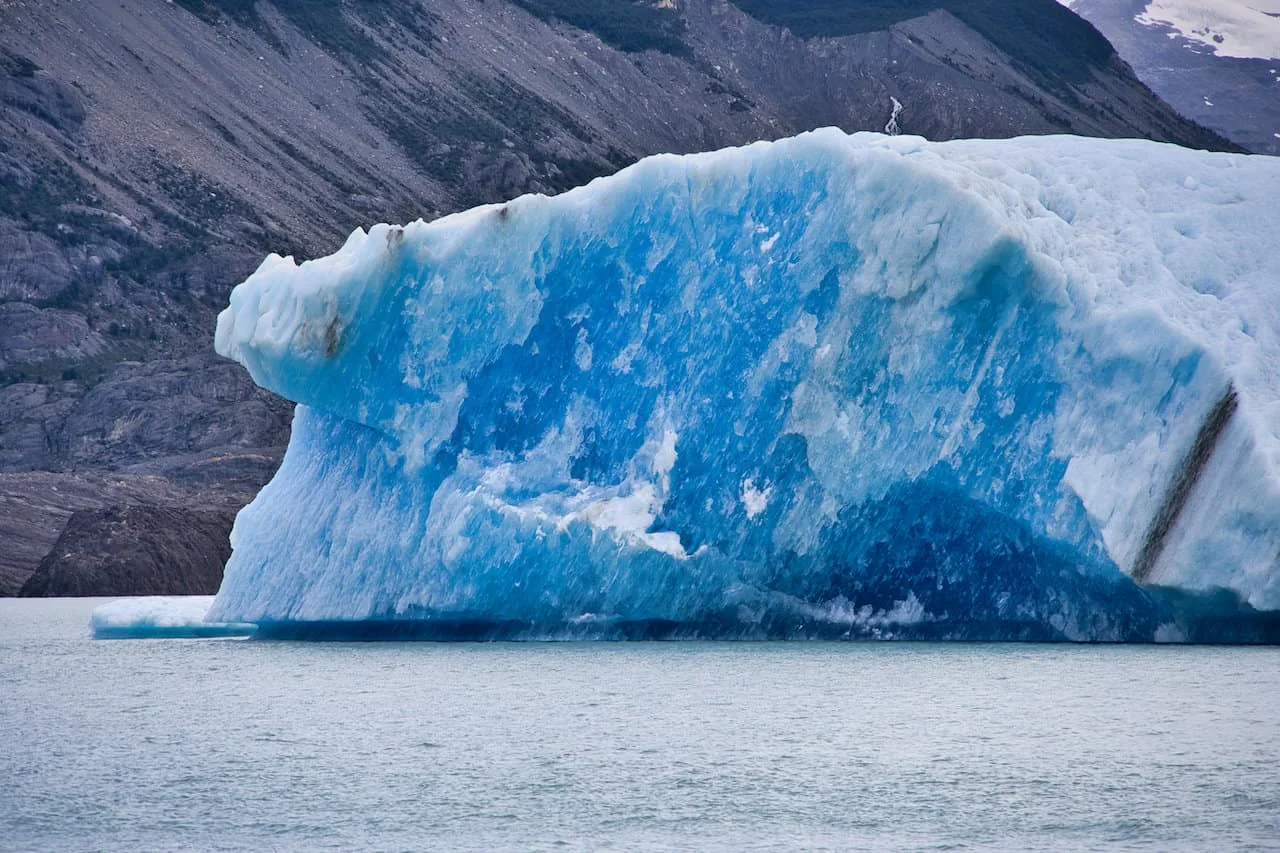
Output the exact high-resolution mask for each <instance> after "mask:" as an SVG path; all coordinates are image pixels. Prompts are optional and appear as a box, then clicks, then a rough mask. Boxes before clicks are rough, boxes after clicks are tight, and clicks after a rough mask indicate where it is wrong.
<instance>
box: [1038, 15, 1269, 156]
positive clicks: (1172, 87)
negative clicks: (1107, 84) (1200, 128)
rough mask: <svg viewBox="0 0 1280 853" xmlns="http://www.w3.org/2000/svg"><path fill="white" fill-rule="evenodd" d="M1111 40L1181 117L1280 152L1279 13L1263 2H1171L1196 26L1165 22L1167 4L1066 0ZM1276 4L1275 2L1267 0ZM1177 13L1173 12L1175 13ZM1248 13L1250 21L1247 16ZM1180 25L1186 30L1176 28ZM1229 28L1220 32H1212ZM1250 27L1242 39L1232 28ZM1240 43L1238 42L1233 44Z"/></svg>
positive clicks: (1260, 148) (1257, 149)
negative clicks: (1238, 14)
mask: <svg viewBox="0 0 1280 853" xmlns="http://www.w3.org/2000/svg"><path fill="white" fill-rule="evenodd" d="M1063 2H1066V3H1067V5H1068V6H1069V7H1070V8H1071V9H1072V11H1074V12H1076V14H1078V15H1081V16H1083V17H1085V18H1087V19H1088V20H1089V21H1090V22H1091V23H1092V24H1093V25H1094V26H1096V27H1097V28H1098V29H1099V30H1101V31H1102V32H1103V34H1105V35H1106V37H1107V38H1108V39H1110V40H1111V42H1112V43H1113V44H1114V45H1115V47H1116V50H1117V51H1119V53H1120V55H1121V56H1123V57H1124V58H1125V60H1126V61H1128V62H1129V63H1130V64H1131V65H1132V67H1133V69H1134V71H1135V72H1136V73H1137V75H1138V77H1139V78H1140V79H1141V80H1142V81H1143V82H1144V83H1146V84H1147V85H1149V86H1150V87H1151V88H1152V89H1153V90H1155V91H1156V92H1157V93H1158V94H1159V95H1160V97H1161V98H1163V99H1164V100H1166V101H1168V102H1169V103H1170V104H1171V105H1173V107H1174V108H1175V109H1177V110H1178V111H1179V112H1181V113H1182V114H1183V115H1185V116H1188V117H1190V118H1192V119H1194V120H1195V121H1197V122H1199V123H1200V124H1203V125H1204V126H1205V127H1210V128H1213V129H1214V130H1215V131H1217V132H1218V133H1221V134H1222V135H1223V136H1225V137H1227V138H1228V139H1231V140H1232V141H1234V142H1236V143H1238V144H1240V145H1241V146H1243V147H1245V148H1247V149H1248V150H1250V151H1253V152H1255V153H1258V154H1271V155H1280V18H1278V17H1277V14H1278V13H1277V12H1276V11H1271V12H1268V11H1266V10H1265V8H1262V9H1254V8H1253V6H1254V5H1257V6H1262V7H1265V6H1266V4H1263V3H1254V4H1252V5H1250V4H1238V5H1239V7H1240V9H1239V10H1240V11H1242V12H1245V13H1247V14H1248V16H1249V17H1248V18H1246V19H1244V20H1233V19H1232V17H1231V15H1230V12H1231V11H1232V9H1231V6H1232V5H1233V4H1221V3H1217V2H1214V0H1190V1H1189V2H1185V3H1178V4H1173V5H1174V7H1175V9H1178V8H1179V7H1182V8H1181V9H1180V11H1182V12H1183V13H1184V14H1185V15H1187V16H1188V17H1189V18H1192V19H1194V20H1197V21H1199V22H1200V26H1201V29H1199V30H1197V29H1195V27H1194V25H1189V24H1188V23H1187V22H1180V21H1178V20H1173V21H1168V20H1164V18H1166V17H1169V12H1170V10H1169V9H1168V8H1165V7H1166V6H1168V5H1170V4H1168V3H1165V4H1158V3H1152V2H1150V0H1119V2H1117V0H1063ZM1270 5H1271V6H1273V7H1275V9H1277V10H1280V4H1277V3H1276V2H1275V0H1271V3H1270ZM1173 17H1175V18H1176V17H1177V16H1173ZM1250 19H1252V20H1250ZM1175 23H1181V24H1182V25H1183V26H1184V27H1186V28H1187V30H1188V32H1185V33H1184V32H1183V31H1181V30H1179V29H1177V28H1176V27H1175V26H1174V24H1175ZM1212 24H1217V25H1218V27H1217V29H1222V30H1226V31H1227V33H1228V35H1227V36H1224V35H1223V34H1222V33H1221V32H1218V31H1217V30H1215V28H1214V27H1213V26H1211V25H1212ZM1254 24H1257V26H1256V27H1253V29H1254V30H1256V31H1255V32H1250V33H1249V37H1248V38H1247V39H1246V38H1244V37H1243V36H1242V34H1241V33H1239V31H1238V30H1233V29H1232V28H1231V27H1232V25H1235V27H1251V26H1252V25H1254ZM1237 42H1239V43H1237Z"/></svg>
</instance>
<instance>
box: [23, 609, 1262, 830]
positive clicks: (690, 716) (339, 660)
mask: <svg viewBox="0 0 1280 853" xmlns="http://www.w3.org/2000/svg"><path fill="white" fill-rule="evenodd" d="M97 603H100V602H98V601H93V600H44V601H38V600H37V601H16V600H11V599H10V600H6V599H0V849H3V850H15V851H16V850H22V851H28V850H57V851H76V850H84V851H89V850H94V851H115V850H130V851H133V850H144V849H145V850H171V849H200V850H244V849H255V850H262V849H279V850H324V849H335V850H477V851H479V850H485V851H488V850H521V851H523V850H627V851H630V850H734V851H736V850H800V849H803V850H851V849H860V848H861V849H867V848H869V849H895V850H896V849H921V850H957V849H959V850H967V849H1019V850H1060V849H1064V848H1109V849H1123V850H1171V849H1188V850H1191V849H1199V850H1204V849H1233V850H1244V849H1251V848H1252V849H1276V848H1280V649H1277V648H1210V647H1195V648H1190V647H1169V646H1159V647H1151V646H1144V647H1120V646H1080V647H1075V646H1031V645H976V644H975V645H934V644H908V643H896V644H895V643H844V644H840V643H744V644H728V643H688V644H686V643H670V644H662V643H635V644H625V643H610V644H588V643H533V644H523V645H521V644H458V645H441V644H398V643H396V644H393V643H386V644H305V643H285V642H270V641H255V640H225V639H222V640H149V641H148V640H119V641H102V640H97V641H95V640H91V639H89V637H88V631H87V629H86V624H87V621H88V618H89V613H90V611H91V610H92V608H93V607H94V606H95V605H96V604H97Z"/></svg>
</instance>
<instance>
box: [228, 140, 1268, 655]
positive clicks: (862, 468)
mask: <svg viewBox="0 0 1280 853" xmlns="http://www.w3.org/2000/svg"><path fill="white" fill-rule="evenodd" d="M1277 198H1280V162H1277V161H1273V160H1270V159H1268V158H1256V157H1254V158H1251V157H1245V156H1240V155H1219V154H1205V153H1199V152H1191V151H1187V150H1184V149H1180V148H1176V147H1173V146H1166V145H1159V144H1154V143H1146V142H1130V141H1122V142H1116V141H1099V140H1085V139H1077V138H1068V137H1056V138H1055V137H1050V138H1039V139H1028V138H1024V139H1017V140H1009V141H969V142H950V143H940V144H930V143H926V142H924V141H923V140H921V139H918V138H911V137H897V138H887V137H880V136H876V135H870V134H858V135H854V136H846V135H845V134H843V133H841V132H839V131H836V130H826V131H820V132H816V133H811V134H806V135H803V136H800V137H796V138H793V139H788V140H784V141H781V142H777V143H772V144H766V143H759V144H756V145H752V146H749V147H746V148H742V149H732V150H725V151H721V152H716V153H712V154H703V155H693V156H685V157H676V156H658V157H652V158H649V159H647V160H644V161H642V162H640V163H639V164H637V165H636V166H633V167H631V168H629V169H627V170H625V171H624V172H622V173H620V174H618V175H616V176H614V177H612V178H607V179H602V180H598V181H596V182H594V183H592V184H590V185H589V186H587V187H584V188H581V189H578V190H574V191H572V192H569V193H566V194H564V195H561V196H558V197H555V198H546V197H541V196H525V197H522V198H519V199H516V200H515V201H512V202H510V203H509V204H506V205H501V206H487V207H481V208H476V209H474V210H471V211H468V212H466V213H463V214H459V215H456V216H451V217H446V218H444V219H440V220H437V221H435V222H432V223H423V222H417V223H413V224H411V225H408V226H406V227H404V228H395V227H388V226H385V225H379V226H375V227H374V228H373V229H371V231H370V232H369V233H368V234H365V233H364V232H362V231H357V232H356V233H355V234H353V235H352V236H351V238H350V239H349V240H348V241H347V243H346V245H345V246H344V247H343V248H342V249H341V250H340V251H339V252H337V253H336V254H334V255H332V256H330V257H328V258H324V259H321V260H318V261H313V262H309V263H305V264H302V265H301V266H298V265H295V264H294V262H293V261H292V260H291V259H288V258H279V257H276V256H272V257H270V258H268V259H267V260H266V261H265V262H264V263H263V264H262V266H261V268H260V269H259V270H258V271H257V272H256V273H255V274H254V275H253V276H252V277H251V278H250V279H249V280H248V281H246V282H245V283H244V284H242V285H240V286H239V287H238V288H237V289H236V290H235V292H234V293H233V294H232V298H231V305H230V307H229V308H228V309H226V310H225V311H224V312H223V313H222V315H221V317H220V318H219V322H218V332H217V348H218V351H219V352H221V353H222V354H223V355H226V356H229V357H232V358H235V359H237V360H239V361H241V362H242V363H243V364H245V365H246V366H247V367H248V368H249V370H250V372H251V373H252V375H253V377H254V379H255V380H256V381H257V382H258V383H260V384H261V385H263V386H264V387H266V388H269V389H271V390H273V391H276V392H278V393H280V394H282V395H284V396H286V397H289V398H291V399H293V400H296V401H298V402H299V403H301V404H302V405H300V406H299V408H298V410H297V415H296V419H295V423H294V431H293V439H292V443H291V445H290V447H289V451H288V454H287V456H286V458H285V462H284V464H283V466H282V468H281V469H280V472H279V473H278V474H277V476H276V478H275V479H274V480H273V481H272V482H271V483H270V484H269V485H268V486H267V487H266V488H265V489H264V490H263V491H262V493H261V494H260V495H259V497H258V498H257V500H256V501H254V503H253V504H251V505H250V506H249V507H247V508H246V509H245V510H243V511H242V512H241V514H240V517H239V519H238V520H237V522H236V527H235V530H234V532H233V535H232V544H233V547H234V553H233V555H232V558H231V561H230V562H229V563H228V565H227V571H226V576H225V579H224V582H223V585H222V589H221V591H220V592H219V594H218V597H217V599H216V601H215V604H214V607H213V610H212V611H211V613H210V618H211V619H215V620H221V621H252V622H260V623H267V624H275V625H277V626H279V625H283V624H290V623H326V624H327V623H336V622H350V621H353V620H373V621H375V622H378V623H385V622H395V621H397V620H412V621H414V622H415V623H416V624H430V625H436V626H441V630H447V627H448V626H458V625H467V626H481V628H482V629H483V626H508V628H511V629H512V630H516V631H526V632H532V633H542V632H556V631H568V632H570V633H573V632H579V633H582V634H584V635H597V634H598V635H604V636H610V635H615V634H620V635H637V634H638V635H648V634H652V633H653V632H655V631H658V632H660V633H669V632H671V631H675V632H677V633H679V632H682V631H684V632H688V633H699V634H719V635H723V634H730V635H745V636H757V635H833V634H834V635H841V634H844V633H850V634H852V635H858V636H860V635H865V634H869V633H870V634H875V633H880V634H884V633H889V634H899V635H907V636H966V637H977V636H1016V637H1028V638H1036V637H1045V638H1055V637H1056V638H1071V639H1146V640H1150V639H1165V638H1171V639H1177V638H1180V637H1187V636H1191V637H1196V636H1207V635H1206V634H1204V631H1203V629H1202V628H1201V627H1198V623H1197V622H1196V617H1195V616H1194V615H1188V614H1194V613H1200V612H1202V611H1204V610H1206V609H1213V610H1214V611H1215V613H1216V614H1217V615H1215V617H1214V619H1213V620H1212V621H1213V624H1214V625H1216V626H1217V627H1218V629H1222V630H1228V633H1229V629H1230V626H1231V625H1232V624H1243V623H1249V624H1251V625H1252V624H1254V622H1256V621H1257V618H1258V614H1257V613H1256V612H1255V611H1254V608H1257V609H1259V610H1274V609H1277V608H1280V565H1277V554H1278V553H1280V337H1278V335H1280V299H1278V298H1277V296H1280V256H1277V253H1276V252H1275V250H1274V243H1273V235H1275V234H1276V233H1280V205H1277V204H1276V202H1275V200H1276V199H1277ZM1150 584H1155V585H1158V586H1150ZM1170 588H1171V589H1170ZM1217 588H1224V589H1225V590H1227V591H1229V592H1221V591H1218V592H1211V591H1213V590H1215V589H1217ZM1224 608H1226V610H1225V611H1224ZM1224 612H1225V613H1226V614H1227V615H1226V616H1223V613H1224ZM1250 620H1253V621H1252V622H1251V621H1250ZM1264 621H1265V620H1264ZM1224 626H1226V627H1225V628H1224ZM1250 630H1253V629H1251V628H1250V629H1247V630H1245V632H1244V634H1243V635H1242V636H1244V637H1245V638H1257V637H1256V634H1250V633H1249V631H1250Z"/></svg>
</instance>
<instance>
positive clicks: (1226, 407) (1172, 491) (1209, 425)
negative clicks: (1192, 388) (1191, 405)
mask: <svg viewBox="0 0 1280 853" xmlns="http://www.w3.org/2000/svg"><path fill="white" fill-rule="evenodd" d="M1238 404H1239V400H1238V396H1237V394H1236V389H1235V386H1234V385H1230V384H1228V385H1227V390H1226V392H1225V393H1224V394H1223V395H1222V397H1221V398H1219V400H1218V402H1217V403H1215V404H1214V406H1213V408H1212V409H1211V410H1210V411H1209V416H1208V417H1207V418H1205V420H1204V423H1203V424H1201V425H1200V431H1199V432H1198V433H1197V434H1196V440H1195V442H1194V443H1193V444H1192V445H1191V450H1190V451H1188V453H1187V455H1186V457H1185V458H1183V460H1182V464H1181V465H1179V466H1178V474H1177V476H1175V477H1174V479H1173V482H1172V483H1170V485H1169V490H1168V491H1167V492H1166V493H1165V496H1164V500H1163V501H1162V502H1161V504H1160V511H1159V512H1157V513H1156V514H1155V517H1153V518H1152V519H1151V526H1150V527H1148V528H1147V535H1146V538H1145V539H1144V540H1143V543H1142V550H1141V551H1140V552H1139V553H1138V559H1136V560H1135V561H1134V563H1133V571H1132V572H1130V574H1131V575H1132V576H1133V579H1134V580H1135V581H1137V582H1138V583H1146V582H1147V580H1148V579H1149V578H1150V577H1151V572H1152V570H1153V569H1154V568H1155V565H1156V561H1158V560H1159V559H1160V554H1161V552H1162V551H1163V550H1164V544H1165V540H1166V539H1167V538H1168V536H1169V531H1170V530H1172V529H1173V525H1174V524H1175V523H1176V522H1177V520H1178V516H1179V515H1181V514H1182V510H1183V508H1184V507H1186V505H1187V499H1188V498H1190V497H1191V490H1192V489H1194V488H1195V485H1196V481H1197V480H1199V479H1200V475H1201V474H1202V473H1204V468H1205V466H1206V465H1207V464H1208V463H1209V458H1210V457H1211V456H1213V451H1214V450H1215V449H1216V448H1217V446H1218V441H1219V440H1220V439H1221V438H1222V433H1223V432H1225V431H1226V429H1227V425H1228V424H1229V423H1231V418H1232V416H1233V415H1235V413H1236V408H1237V406H1238Z"/></svg>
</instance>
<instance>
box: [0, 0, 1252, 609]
mask: <svg viewBox="0 0 1280 853" xmlns="http://www.w3.org/2000/svg"><path fill="white" fill-rule="evenodd" d="M895 103H896V104H899V105H900V110H895V107H894V105H895ZM891 120H892V121H893V122H894V123H895V124H896V127H897V128H898V129H900V130H901V132H903V133H914V134H920V135H923V136H926V137H929V138H932V139H948V138H954V137H968V136H990V137H1006V136H1013V135H1020V134H1044V133H1076V134H1083V135H1092V136H1106V137H1145V138H1150V139H1157V140H1164V141H1171V142H1177V143H1180V144H1183V145H1188V146H1191V147H1198V148H1218V149H1230V148H1231V146H1230V144H1229V143H1227V142H1225V140H1223V139H1221V138H1220V137H1218V136H1216V135H1214V134H1212V133H1210V132H1208V131H1206V130H1204V129H1202V128H1200V127H1199V126H1197V125H1195V124H1192V123H1190V122H1188V121H1186V120H1184V119H1182V118H1180V117H1179V116H1178V115H1177V114H1176V113H1174V112H1173V110H1172V109H1171V108H1170V107H1168V106H1167V105H1166V104H1164V103H1163V102H1162V101H1160V100H1159V99H1158V98H1156V97H1155V96H1154V95H1153V94H1152V93H1151V92H1150V91H1149V90H1148V89H1147V88H1145V87H1144V86H1143V85H1142V84H1141V83H1139V82H1138V80H1137V79H1136V78H1135V77H1134V75H1133V74H1132V72H1131V70H1130V69H1129V67H1128V66H1127V65H1125V64H1124V63H1123V62H1121V61H1120V60H1119V59H1118V58H1117V57H1116V55H1115V54H1114V52H1113V51H1112V50H1111V48H1110V45H1109V44H1108V43H1107V42H1106V41H1105V40H1103V39H1102V37H1101V36H1099V35H1098V34H1097V32H1096V31H1094V30H1093V29H1092V27H1090V26H1089V25H1087V24H1085V23H1084V22H1083V21H1081V20H1080V19H1078V18H1076V17H1075V16H1074V15H1072V14H1071V13H1070V12H1069V11H1067V10H1066V9H1064V8H1062V7H1061V6H1059V5H1058V4H1057V3H1055V2H1054V0H1023V2H1017V3H1015V2H1012V0H1006V2H996V0H983V1H982V2H973V3H961V2H958V0H936V2H933V0H929V1H928V2H925V0H910V2H902V3H880V4H876V3H872V4H859V5H858V6H857V8H856V9H851V8H849V4H842V3H837V2H832V0H827V1H826V2H824V0H803V2H797V3H791V4H787V5H785V6H780V5H778V4H771V3H765V2H758V0H736V2H728V1H727V0H660V2H658V3H656V4H653V3H645V2H632V0H600V2H594V3H593V2H588V0H514V2H508V0H439V2H418V1H417V0H404V2H378V0H343V2H335V3H328V2H319V1H318V0H275V1H274V2H268V0H260V2H256V3H255V2H252V0H169V2H161V0H119V2H111V3H106V2H72V0H27V2H23V0H0V594H14V593H17V592H18V591H19V590H20V589H22V588H23V585H24V584H29V585H28V587H27V592H29V593H39V594H68V593H74V594H83V593H86V592H91V591H93V589H95V588H98V587H93V586H92V585H90V586H86V585H85V581H84V577H85V573H86V572H88V573H91V574H92V573H96V574H95V575H94V576H95V577H101V575H102V573H103V572H105V571H109V567H110V565H111V564H112V560H111V557H112V555H113V554H117V555H122V556H121V558H120V560H118V561H117V562H118V563H120V564H122V565H123V564H124V563H129V564H130V565H133V566H135V569H136V570H135V571H133V572H131V573H128V574H129V578H130V579H131V580H129V581H127V582H122V583H121V584H117V585H111V586H109V590H110V591H111V592H112V593H119V594H122V593H128V592H150V591H157V590H158V589H160V588H162V587H163V588H169V589H180V590H189V591H196V590H195V586H193V585H191V584H188V583H186V582H185V581H183V580H181V578H187V577H196V576H198V577H201V578H205V583H207V580H208V578H209V577H210V576H211V575H210V573H209V569H208V566H207V565H205V562H206V561H203V559H202V558H201V557H200V556H199V555H200V554H203V553H204V552H205V551H206V550H207V549H202V548H193V547H191V543H192V542H193V541H195V542H205V541H218V540H219V537H220V536H221V534H220V533H219V532H218V531H221V530H225V529H227V528H228V527H229V523H230V518H231V512H232V511H233V510H234V508H236V507H238V506H239V505H241V504H243V503H244V502H245V501H247V500H248V499H249V498H250V497H252V495H253V494H254V492H255V491H256V489H257V487H258V486H260V485H261V484H262V483H263V482H265V480H266V479H267V478H269V477H270V476H271V473H272V471H273V470H274V468H275V466H276V464H278V461H279V458H280V455H281V453H282V450H283V447H284V445H285V443H286V441H287V437H288V429H289V419H290V414H291V408H290V405H289V404H287V403H286V402H285V401H283V400H281V399H280V398H278V397H275V396H273V395H271V394H269V393H267V392H265V391H263V390H261V389H259V388H257V387H256V386H255V385H253V383H252V382H250V381H249V379H248V377H247V375H246V374H245V373H244V372H243V370H242V369H241V368H240V367H239V366H238V365H235V364H232V363H230V362H226V361H223V360H221V359H219V358H218V357H217V356H216V355H214V353H213V351H212V347H211V341H212V336H213V325H214V317H215V316H216V314H217V312H218V310H220V309H221V307H222V306H223V305H224V304H225V301H226V297H227V294H228V293H229V291H230V289H231V287H232V286H233V285H235V284H236V283H237V282H239V281H240V280H241V279H243V278H244V277H245V276H246V275H247V274H248V273H249V272H250V271H252V269H253V268H254V267H255V266H256V265H257V263H258V262H259V261H260V260H261V258H262V257H263V256H264V255H265V254H266V253H268V252H271V251H277V252H280V253H282V254H286V253H292V254H295V255H298V256H300V257H311V256H316V255H319V254H324V253H327V252H330V251H332V250H333V249H335V248H336V247H337V246H338V245H340V243H341V241H342V240H343V239H344V238H345V236H346V235H347V234H348V233H349V232H350V231H351V230H352V229H353V228H355V227H357V226H362V225H368V224H370V223H374V222H380V221H392V222H403V221H409V220H413V219H417V218H419V217H423V218H428V219H430V218H433V217H436V216H439V215H441V214H443V213H447V212H450V211H455V210H458V209H462V208H465V207H467V206H470V205H474V204H478V203H483V202H492V201H499V200H503V199H507V198H510V197H513V196H515V195H518V194H521V193H526V192H543V193H554V192H558V191H562V190H564V189H567V188H569V187H571V186H575V185H577V184H581V183H583V182H586V181H588V180H590V179H591V178H593V177H596V176H599V175H603V174H608V173H611V172H613V171H616V170H617V169H619V168H621V167H623V166H625V165H628V164H630V163H632V162H634V161H635V160H637V159H638V158H640V157H643V156H645V155H648V154H652V153H656V152H660V151H673V152H689V151H696V150H704V149H712V148H719V147H724V146H728V145H734V144H740V143H745V142H748V141H751V140H755V139H761V138H778V137H782V136H787V135H791V134H794V133H797V132H799V131H803V130H807V129H811V128H814V127H819V126H824V125H837V126H839V127H842V128H844V129H845V130H850V131H852V130H883V129H885V128H886V126H888V125H889V124H890V122H891ZM179 510H180V511H179ZM69 523H70V527H69V526H68V525H69ZM55 545H56V546H57V547H55ZM138 554H145V561H144V562H145V566H143V567H142V568H137V566H138V563H137V560H138V559H141V558H136V559H135V557H134V556H131V555H138ZM122 561H123V562H122ZM76 566H88V567H89V568H86V569H84V570H83V571H80V570H77V569H75V567H76ZM37 567H39V569H40V574H39V575H38V576H37V577H36V578H35V580H34V581H30V582H29V580H30V579H31V578H32V576H33V573H35V572H36V569H37ZM104 567H106V568H104ZM166 570H167V571H171V572H173V573H175V574H176V575H177V576H180V581H179V582H175V583H171V584H169V585H168V586H167V587H165V585H164V584H162V583H160V582H159V581H157V580H156V578H157V577H158V576H159V575H160V574H162V573H163V572H164V571H166ZM129 583H133V584H134V586H132V587H130V586H129ZM102 588H103V589H106V588H107V587H102ZM210 591H212V590H211V589H210Z"/></svg>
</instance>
